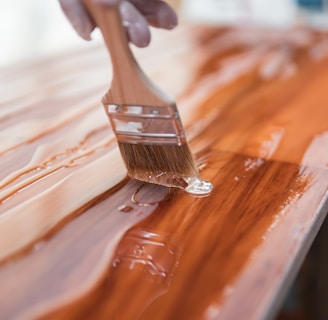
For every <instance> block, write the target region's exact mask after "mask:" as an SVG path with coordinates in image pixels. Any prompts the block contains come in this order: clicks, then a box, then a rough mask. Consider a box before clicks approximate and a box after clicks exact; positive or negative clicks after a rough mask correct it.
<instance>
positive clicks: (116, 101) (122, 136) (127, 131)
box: [84, 0, 212, 195]
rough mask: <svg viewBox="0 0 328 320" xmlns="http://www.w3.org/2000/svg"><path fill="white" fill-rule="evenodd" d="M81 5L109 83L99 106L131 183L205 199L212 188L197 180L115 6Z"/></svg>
mask: <svg viewBox="0 0 328 320" xmlns="http://www.w3.org/2000/svg"><path fill="white" fill-rule="evenodd" d="M84 4H85V6H86V8H87V10H88V12H89V14H90V16H91V17H92V19H93V20H94V22H95V23H96V25H97V26H98V27H99V28H100V30H101V33H102V35H103V38H104V41H105V44H106V46H107V49H108V51H109V54H110V57H111V61H112V71H113V78H112V83H111V86H110V89H109V91H108V92H107V94H106V95H105V96H104V97H103V99H102V103H103V105H104V107H105V111H106V113H107V115H108V118H109V120H110V123H111V125H112V128H113V131H114V133H115V135H116V138H117V141H118V145H119V149H120V152H121V155H122V158H123V160H124V162H125V165H126V168H127V170H128V174H129V176H131V177H132V178H135V179H138V180H141V181H146V182H150V183H155V184H160V185H164V186H170V187H172V186H174V187H179V188H182V189H184V190H186V191H187V192H190V193H193V194H200V195H201V194H207V193H209V192H210V191H211V190H212V185H211V183H209V182H207V181H204V180H202V179H201V178H200V176H199V173H198V170H197V168H196V165H195V161H194V158H193V156H192V153H191V152H190V149H189V147H188V144H187V140H186V136H185V132H184V129H183V126H182V123H181V119H180V116H179V112H178V109H177V107H176V104H175V101H174V99H173V98H171V97H170V96H169V95H167V94H165V93H163V92H162V91H161V90H159V89H158V88H157V87H156V86H155V85H154V84H153V83H152V81H151V80H150V79H149V78H148V77H147V76H146V75H145V73H144V72H143V71H142V69H141V68H140V66H139V65H138V63H137V62H136V60H135V58H134V56H133V54H132V52H131V50H130V47H129V44H128V40H127V36H126V33H125V30H124V27H123V25H122V21H121V16H120V13H119V8H118V5H113V6H111V7H110V8H108V7H104V6H100V5H95V4H93V2H92V0H85V1H84Z"/></svg>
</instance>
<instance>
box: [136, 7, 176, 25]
mask: <svg viewBox="0 0 328 320" xmlns="http://www.w3.org/2000/svg"><path fill="white" fill-rule="evenodd" d="M130 1H131V3H132V4H133V5H135V7H136V8H137V9H138V10H139V11H140V12H141V13H142V14H143V15H144V16H145V18H146V19H147V21H148V23H149V24H150V25H152V26H153V27H156V28H163V29H173V28H174V27H175V26H176V25H177V24H178V17H177V15H176V13H175V11H174V10H173V8H172V7H170V6H169V5H168V4H167V3H166V2H164V1H162V0H147V1H145V0H130Z"/></svg>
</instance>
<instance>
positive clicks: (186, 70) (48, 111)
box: [0, 25, 328, 319]
mask: <svg viewBox="0 0 328 320" xmlns="http://www.w3.org/2000/svg"><path fill="white" fill-rule="evenodd" d="M155 39H156V40H157V41H155V43H154V44H153V46H152V47H151V48H150V49H148V50H144V51H138V52H137V54H138V55H139V56H140V61H141V62H142V64H144V65H145V68H146V69H147V70H148V72H149V73H151V74H152V75H153V77H154V79H157V81H158V82H159V83H160V84H161V86H162V87H163V88H164V89H166V90H168V91H170V92H172V93H174V94H175V95H176V96H177V99H178V106H179V108H180V113H181V116H182V119H183V121H184V123H185V126H186V128H187V136H188V137H189V140H190V146H191V149H192V150H193V152H194V153H195V156H196V161H197V164H198V166H199V168H200V169H201V174H202V176H203V177H204V178H205V179H208V180H210V181H211V182H212V183H213V185H214V190H213V192H212V194H211V195H209V196H208V197H205V198H196V197H193V196H190V195H187V194H185V193H183V192H182V191H180V190H173V189H168V188H164V187H159V186H154V185H147V184H142V183H140V182H136V181H130V180H129V179H127V178H126V171H125V169H124V167H123V166H122V162H121V159H120V156H119V154H118V150H117V148H116V145H115V141H114V137H113V134H112V132H111V130H110V128H109V125H108V124H107V119H105V113H104V112H103V110H101V109H102V108H101V106H100V104H99V103H98V102H97V101H99V100H100V98H101V93H102V92H103V93H105V91H106V87H107V84H108V82H109V79H108V78H109V75H108V74H107V72H105V71H104V69H105V70H107V65H108V61H107V57H106V53H105V51H104V50H103V49H102V48H101V47H94V48H93V47H91V48H90V49H87V50H86V51H85V52H81V53H79V54H77V56H76V55H74V54H72V55H67V56H63V57H61V59H58V60H53V61H49V60H47V61H44V62H42V63H41V64H39V65H35V64H31V65H30V66H26V67H23V68H16V69H10V70H4V72H3V73H2V74H3V75H4V76H3V77H2V78H1V79H0V81H1V83H3V84H4V85H3V86H2V88H3V92H2V97H3V100H2V101H1V102H0V136H1V140H0V141H1V142H0V149H1V150H2V151H1V153H0V163H1V166H0V178H1V179H2V180H1V182H0V199H1V200H0V201H1V205H0V257H1V260H2V263H1V265H0V282H1V289H0V318H4V319H9V318H24V319H26V318H39V317H41V318H47V319H51V318H54V319H58V318H62V319H80V318H81V317H84V316H85V314H88V316H89V317H90V318H92V319H103V318H122V319H136V318H138V317H141V318H142V319H155V318H156V319H176V318H179V319H202V318H206V319H217V318H219V319H241V318H243V317H244V316H245V315H247V318H249V319H266V318H268V317H270V316H272V315H274V313H275V311H276V310H277V308H278V307H279V304H280V303H281V300H282V298H283V295H284V293H285V292H286V290H287V288H288V285H289V284H290V282H291V280H292V279H293V276H294V275H295V273H296V272H297V269H298V267H299V265H300V263H301V261H302V259H303V257H304V255H305V254H306V252H307V250H308V248H309V246H310V244H311V242H312V240H313V238H314V237H315V235H316V233H317V231H318V229H319V227H320V225H321V223H322V221H323V219H324V217H325V215H326V213H327V210H328V199H327V189H328V182H327V181H328V179H327V178H328V170H327V168H328V121H327V116H328V109H327V108H326V104H327V102H328V92H327V90H326V84H327V83H328V73H327V70H328V35H326V34H324V33H318V32H312V31H309V30H290V31H289V32H284V33H282V32H281V31H275V30H272V31H270V30H265V31H262V30H251V29H249V30H247V29H229V28H222V29H220V28H216V27H201V26H188V25H185V26H182V27H181V28H180V29H178V30H177V31H176V32H172V33H171V32H170V33H168V34H164V35H162V36H161V35H158V37H157V38H156V37H155ZM164 39H165V41H164ZM168 43H170V44H171V45H168ZM159 61H160V63H159ZM105 64H106V67H105V68H104V67H103V66H104V65H105ZM6 77H7V78H6ZM8 77H9V78H10V79H11V81H10V82H6V80H5V79H8ZM81 92H83V94H84V95H82V96H81V95H80V94H81ZM79 95H80V97H79Z"/></svg>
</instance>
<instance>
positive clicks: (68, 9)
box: [59, 0, 178, 48]
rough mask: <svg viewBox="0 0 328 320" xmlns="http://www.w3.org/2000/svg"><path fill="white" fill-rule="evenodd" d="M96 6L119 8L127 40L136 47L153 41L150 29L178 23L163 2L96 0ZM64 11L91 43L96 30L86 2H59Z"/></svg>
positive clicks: (172, 25)
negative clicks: (85, 4)
mask: <svg viewBox="0 0 328 320" xmlns="http://www.w3.org/2000/svg"><path fill="white" fill-rule="evenodd" d="M93 2H94V3H95V4H97V5H100V6H104V7H110V6H113V5H117V4H118V5H119V10H120V13H121V16H122V22H123V25H124V27H125V29H126V31H127V35H128V39H129V41H130V42H132V43H133V44H135V45H136V46H137V47H140V48H141V47H146V46H147V45H148V44H149V42H150V38H151V35H150V29H149V26H153V27H156V28H163V29H172V28H174V27H175V26H176V25H177V23H178V18H177V15H176V13H175V11H174V10H173V9H172V8H171V7H170V6H169V5H168V4H167V3H166V2H164V1H162V0H93ZM59 3H60V5H61V8H62V10H63V11H64V13H65V15H66V17H67V18H68V20H69V21H70V23H71V24H72V26H73V28H74V29H75V31H76V32H77V33H78V34H79V35H80V36H81V37H82V38H83V39H85V40H91V32H92V31H93V30H94V28H95V27H96V25H95V23H94V21H93V20H92V19H91V17H90V16H89V14H88V12H87V10H86V8H85V7H84V5H83V0H59Z"/></svg>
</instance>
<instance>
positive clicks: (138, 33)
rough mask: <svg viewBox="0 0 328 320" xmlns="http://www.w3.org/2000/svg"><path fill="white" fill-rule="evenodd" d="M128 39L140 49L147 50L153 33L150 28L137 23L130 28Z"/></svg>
mask: <svg viewBox="0 0 328 320" xmlns="http://www.w3.org/2000/svg"><path fill="white" fill-rule="evenodd" d="M128 38H129V40H130V42H132V43H133V44H134V45H135V46H137V47H138V48H145V47H147V46H148V45H149V44H150V40H151V33H150V30H149V28H148V27H146V28H145V27H144V26H142V25H140V24H138V23H135V24H132V25H130V26H129V27H128Z"/></svg>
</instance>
